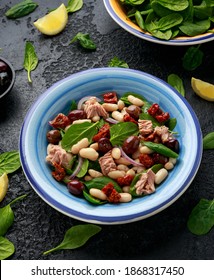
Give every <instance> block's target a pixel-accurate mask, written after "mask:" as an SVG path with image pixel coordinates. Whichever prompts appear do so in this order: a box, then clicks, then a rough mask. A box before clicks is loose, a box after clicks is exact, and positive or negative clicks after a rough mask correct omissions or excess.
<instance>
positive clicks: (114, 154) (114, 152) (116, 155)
mask: <svg viewBox="0 0 214 280" xmlns="http://www.w3.org/2000/svg"><path fill="white" fill-rule="evenodd" d="M111 155H112V157H113V158H114V159H119V158H120V157H121V151H120V149H119V148H113V149H112V151H111Z"/></svg>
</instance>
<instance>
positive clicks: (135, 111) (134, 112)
mask: <svg viewBox="0 0 214 280" xmlns="http://www.w3.org/2000/svg"><path fill="white" fill-rule="evenodd" d="M126 112H127V113H128V114H129V115H130V116H131V117H132V118H133V119H135V120H138V119H139V115H140V113H141V112H142V110H141V109H140V107H138V106H136V105H130V106H129V107H127V109H126Z"/></svg>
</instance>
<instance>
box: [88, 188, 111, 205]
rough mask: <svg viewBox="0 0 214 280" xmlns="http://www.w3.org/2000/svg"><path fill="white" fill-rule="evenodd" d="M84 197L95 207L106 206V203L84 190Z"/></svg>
mask: <svg viewBox="0 0 214 280" xmlns="http://www.w3.org/2000/svg"><path fill="white" fill-rule="evenodd" d="M83 196H84V198H85V199H86V200H87V201H89V202H90V203H92V204H95V205H102V204H105V203H106V201H101V200H99V199H97V198H95V197H93V196H91V195H90V194H89V193H88V192H86V191H85V190H83Z"/></svg>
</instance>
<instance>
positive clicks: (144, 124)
mask: <svg viewBox="0 0 214 280" xmlns="http://www.w3.org/2000/svg"><path fill="white" fill-rule="evenodd" d="M138 127H139V131H140V134H141V135H142V136H146V135H149V134H150V133H152V132H153V126H152V121H150V120H138Z"/></svg>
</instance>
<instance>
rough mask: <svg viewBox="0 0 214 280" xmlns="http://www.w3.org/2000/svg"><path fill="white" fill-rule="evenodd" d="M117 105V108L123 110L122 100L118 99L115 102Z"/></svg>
mask: <svg viewBox="0 0 214 280" xmlns="http://www.w3.org/2000/svg"><path fill="white" fill-rule="evenodd" d="M117 105H118V110H120V111H121V110H123V108H124V107H125V103H124V102H123V101H122V100H119V101H118V102H117Z"/></svg>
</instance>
